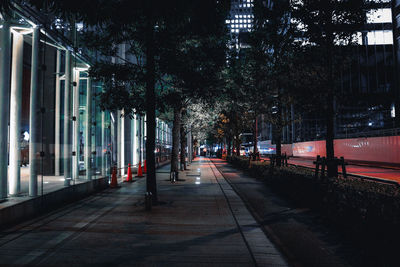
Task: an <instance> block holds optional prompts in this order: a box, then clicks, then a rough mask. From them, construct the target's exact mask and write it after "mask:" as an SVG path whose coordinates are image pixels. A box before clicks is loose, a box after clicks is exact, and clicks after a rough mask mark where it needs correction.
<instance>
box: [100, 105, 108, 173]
mask: <svg viewBox="0 0 400 267" xmlns="http://www.w3.org/2000/svg"><path fill="white" fill-rule="evenodd" d="M100 144H101V175H102V176H105V175H106V157H107V154H106V112H105V111H102V112H101V142H100Z"/></svg>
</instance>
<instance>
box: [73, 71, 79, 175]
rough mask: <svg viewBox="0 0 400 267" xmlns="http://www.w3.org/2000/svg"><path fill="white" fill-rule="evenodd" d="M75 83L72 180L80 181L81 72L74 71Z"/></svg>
mask: <svg viewBox="0 0 400 267" xmlns="http://www.w3.org/2000/svg"><path fill="white" fill-rule="evenodd" d="M73 75H74V83H73V91H74V93H73V97H74V100H73V114H74V117H73V126H72V129H73V130H72V131H73V135H72V136H73V141H72V146H73V148H72V149H73V152H72V179H74V180H77V179H79V157H80V155H79V144H80V128H79V71H77V70H75V69H74V72H73Z"/></svg>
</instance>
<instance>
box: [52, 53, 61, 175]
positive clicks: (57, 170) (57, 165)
mask: <svg viewBox="0 0 400 267" xmlns="http://www.w3.org/2000/svg"><path fill="white" fill-rule="evenodd" d="M60 71H61V51H60V50H57V57H56V88H55V89H56V99H55V102H56V103H55V116H54V118H55V124H54V137H55V138H54V158H55V161H54V175H56V176H60V175H61V139H60V137H61V136H60V134H61V132H60V131H61V91H60V85H61V84H60Z"/></svg>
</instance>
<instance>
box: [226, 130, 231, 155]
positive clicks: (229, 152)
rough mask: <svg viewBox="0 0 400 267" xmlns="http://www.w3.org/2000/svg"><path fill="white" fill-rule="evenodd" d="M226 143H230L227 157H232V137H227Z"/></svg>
mask: <svg viewBox="0 0 400 267" xmlns="http://www.w3.org/2000/svg"><path fill="white" fill-rule="evenodd" d="M226 142H227V143H228V148H227V155H228V156H231V155H232V137H231V136H230V135H229V136H228V137H227V141H226Z"/></svg>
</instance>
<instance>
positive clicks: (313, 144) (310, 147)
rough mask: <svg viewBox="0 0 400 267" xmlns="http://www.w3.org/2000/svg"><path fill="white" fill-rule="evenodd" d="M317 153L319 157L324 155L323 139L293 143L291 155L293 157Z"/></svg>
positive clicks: (312, 155) (311, 155)
mask: <svg viewBox="0 0 400 267" xmlns="http://www.w3.org/2000/svg"><path fill="white" fill-rule="evenodd" d="M317 155H321V157H323V156H325V155H326V149H325V141H310V142H302V143H295V144H293V156H295V157H312V158H315V157H317Z"/></svg>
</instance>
